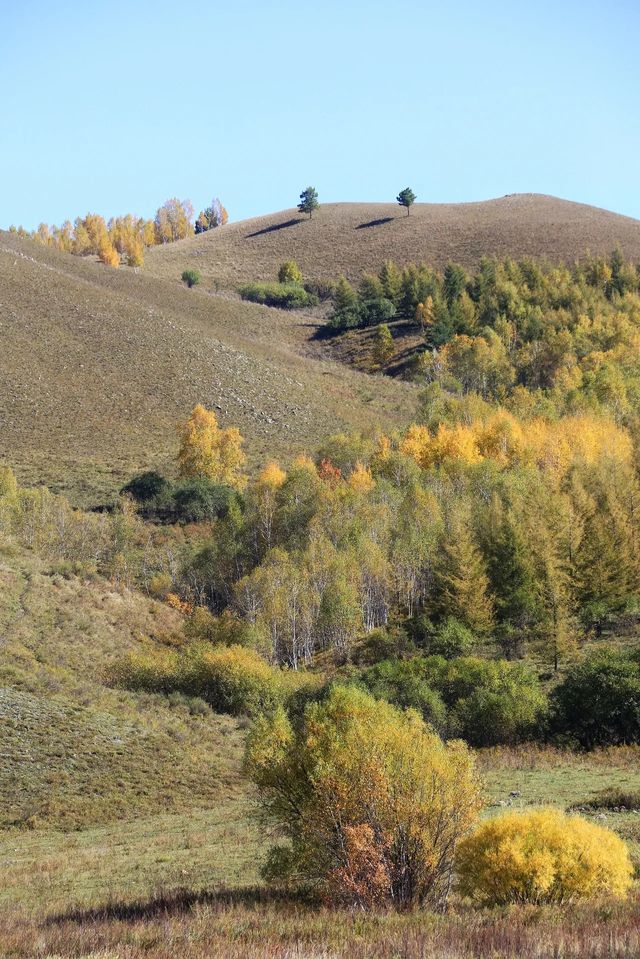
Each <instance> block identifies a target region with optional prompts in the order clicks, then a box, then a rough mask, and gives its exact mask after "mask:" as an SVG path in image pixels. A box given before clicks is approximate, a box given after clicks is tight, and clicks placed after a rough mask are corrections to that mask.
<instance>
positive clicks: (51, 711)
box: [0, 542, 244, 829]
mask: <svg viewBox="0 0 640 959" xmlns="http://www.w3.org/2000/svg"><path fill="white" fill-rule="evenodd" d="M0 634H1V636H2V662H1V664H0V725H1V726H2V730H3V732H2V748H1V750H0V828H7V827H12V826H15V827H18V828H24V827H25V826H26V827H28V828H31V829H33V828H42V827H51V826H54V827H56V828H63V829H69V828H79V827H86V826H88V825H94V824H97V823H105V822H110V821H113V820H114V819H120V820H126V819H131V818H133V817H136V816H141V815H149V814H152V813H153V814H158V813H161V812H174V811H177V810H184V809H189V810H191V809H198V808H210V807H211V806H214V805H218V804H219V803H220V801H221V800H222V799H223V798H224V802H232V801H233V800H234V798H235V797H237V796H238V795H239V793H244V787H242V789H239V786H238V783H239V756H240V743H241V733H240V732H239V730H238V727H237V724H236V723H235V722H234V721H232V720H230V719H228V718H226V717H217V716H214V715H213V714H212V713H211V712H210V711H209V710H207V709H204V708H203V709H200V710H194V707H193V705H192V704H190V703H188V702H182V701H179V700H178V701H174V702H173V703H172V704H169V703H168V702H167V701H166V700H162V701H160V700H159V699H158V698H156V697H151V696H136V695H133V694H131V693H126V692H122V691H119V690H113V689H110V688H109V687H108V686H106V685H105V682H104V681H105V670H106V668H107V667H108V665H109V663H110V662H112V661H113V660H114V659H115V658H116V657H118V656H121V655H122V654H123V653H124V652H125V651H127V650H135V649H142V648H143V647H145V646H147V645H148V644H149V643H153V642H157V641H168V640H171V639H172V637H179V636H180V629H179V618H178V615H177V614H176V613H175V612H174V611H173V610H171V609H170V608H168V607H166V606H164V605H162V604H160V603H157V602H154V601H153V600H150V599H147V598H145V597H144V596H142V594H138V593H130V592H128V591H116V590H114V589H113V588H112V587H111V586H110V585H109V584H108V583H107V582H106V581H103V580H100V579H96V580H95V581H91V582H88V581H84V580H80V579H78V578H77V577H74V576H70V577H69V576H63V575H61V574H60V573H59V572H57V571H56V569H55V567H51V566H49V565H47V564H44V563H42V562H41V561H39V560H38V559H36V558H35V557H34V556H33V555H31V554H30V553H28V552H27V551H24V550H21V549H18V548H16V547H15V546H12V545H10V544H8V543H7V542H3V543H1V544H0ZM192 713H193V714H192Z"/></svg>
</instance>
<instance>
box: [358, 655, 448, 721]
mask: <svg viewBox="0 0 640 959" xmlns="http://www.w3.org/2000/svg"><path fill="white" fill-rule="evenodd" d="M360 682H361V684H362V685H363V686H365V687H366V688H367V689H368V690H369V692H370V693H371V694H372V695H373V696H375V697H376V698H377V699H385V700H386V701H387V702H388V703H391V704H392V705H394V706H400V707H401V708H402V709H408V708H409V707H410V708H412V709H416V710H417V711H418V712H419V713H421V715H422V717H423V719H424V720H425V722H428V723H430V724H431V725H432V726H433V727H434V728H435V729H437V730H443V729H444V728H445V726H446V718H447V710H446V707H445V705H444V703H443V701H442V699H441V697H440V695H439V694H438V693H437V692H436V691H435V690H434V689H432V688H431V687H430V686H429V685H428V683H427V682H426V680H425V679H424V677H423V676H422V675H421V669H420V660H419V659H416V658H414V659H411V660H407V661H406V662H403V661H402V660H389V659H388V660H385V661H383V662H381V663H376V665H375V666H371V667H369V669H365V670H364V671H363V672H362V673H361V675H360Z"/></svg>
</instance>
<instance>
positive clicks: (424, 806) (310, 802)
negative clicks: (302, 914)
mask: <svg viewBox="0 0 640 959" xmlns="http://www.w3.org/2000/svg"><path fill="white" fill-rule="evenodd" d="M246 767H247V771H248V773H249V775H250V776H251V778H252V779H253V781H254V782H255V783H256V785H257V787H258V791H259V796H260V800H261V804H262V808H263V811H264V813H265V816H266V818H267V821H269V822H271V824H275V825H276V826H278V827H279V829H280V830H281V833H282V834H283V835H284V837H285V838H286V839H287V840H288V842H287V844H286V845H281V846H276V847H275V848H274V849H272V850H271V853H270V855H269V860H268V862H267V866H266V869H265V875H266V876H267V878H271V879H276V880H286V881H289V882H304V883H308V884H310V885H311V886H312V887H314V888H316V889H317V890H318V891H319V892H320V893H321V894H323V895H324V897H325V898H327V899H328V900H329V901H331V902H337V903H346V904H350V905H357V906H359V907H361V908H371V907H374V906H385V905H395V906H396V907H400V908H407V907H410V906H413V905H419V904H429V905H431V906H434V907H438V906H442V905H443V904H444V902H445V901H446V898H447V895H448V892H449V889H450V886H451V881H452V870H453V863H454V857H455V851H456V846H457V844H458V842H459V840H460V839H461V837H462V836H463V835H464V834H465V833H466V832H467V831H468V829H469V828H470V827H471V826H472V825H473V823H474V821H475V819H476V816H477V813H478V811H479V809H480V805H481V801H480V789H479V784H478V781H477V779H476V776H475V773H474V766H473V758H472V755H471V754H470V752H469V751H468V749H467V748H466V746H465V745H464V744H463V743H449V744H447V745H445V744H444V743H443V742H442V740H441V739H440V738H439V737H438V736H437V735H436V734H435V733H434V732H433V731H432V730H431V729H430V728H429V727H428V726H427V725H426V724H425V723H424V722H423V720H422V718H421V717H420V716H419V715H418V713H416V712H414V711H413V710H409V711H407V712H403V711H402V710H399V709H396V708H395V707H393V706H391V705H389V704H388V703H385V702H382V701H379V700H376V699H374V698H373V697H372V696H371V695H369V694H368V693H366V692H364V691H363V690H360V689H357V688H355V687H352V686H335V687H333V688H332V689H331V690H330V692H329V693H328V695H327V696H326V698H325V699H324V701H322V702H319V703H318V702H315V703H311V704H310V705H308V706H307V708H306V710H305V712H304V717H303V719H302V720H301V721H300V722H299V723H298V724H296V726H293V725H292V724H291V722H290V720H289V719H288V717H287V715H286V713H285V712H284V710H282V709H278V710H276V711H275V713H274V714H273V715H272V716H270V717H265V716H263V717H260V718H258V720H257V721H256V723H255V724H254V727H253V729H252V731H251V733H250V735H249V740H248V745H247V757H246Z"/></svg>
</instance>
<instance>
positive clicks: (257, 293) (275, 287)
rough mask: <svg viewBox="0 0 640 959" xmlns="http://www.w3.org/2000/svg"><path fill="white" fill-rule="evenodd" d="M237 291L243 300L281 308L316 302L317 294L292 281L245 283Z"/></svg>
mask: <svg viewBox="0 0 640 959" xmlns="http://www.w3.org/2000/svg"><path fill="white" fill-rule="evenodd" d="M238 292H239V293H240V296H241V297H242V299H243V300H250V301H251V302H252V303H262V304H264V305H265V306H276V307H279V308H280V309H282V310H296V309H301V308H302V307H305V306H315V305H316V304H317V303H318V298H317V296H315V295H314V294H313V293H308V292H307V290H305V289H304V287H302V286H298V285H296V284H294V283H247V284H245V285H244V286H241V287H240V288H239V291H238Z"/></svg>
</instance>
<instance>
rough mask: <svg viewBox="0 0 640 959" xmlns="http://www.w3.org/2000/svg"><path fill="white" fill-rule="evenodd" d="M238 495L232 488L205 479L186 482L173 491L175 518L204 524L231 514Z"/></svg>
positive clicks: (199, 478) (198, 478) (185, 521)
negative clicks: (231, 508) (230, 510)
mask: <svg viewBox="0 0 640 959" xmlns="http://www.w3.org/2000/svg"><path fill="white" fill-rule="evenodd" d="M236 499H237V494H236V492H235V491H234V490H232V489H231V487H230V486H225V485H223V484H222V483H214V482H212V481H211V480H208V479H205V478H204V477H197V478H196V479H190V480H185V482H183V483H181V484H180V485H179V486H176V488H175V490H174V491H173V513H174V518H175V519H176V520H178V521H181V522H184V523H202V522H206V521H211V520H214V519H216V518H219V517H224V516H226V515H227V513H228V512H229V509H230V507H231V504H232V503H233V502H235V501H236Z"/></svg>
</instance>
